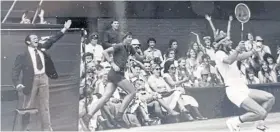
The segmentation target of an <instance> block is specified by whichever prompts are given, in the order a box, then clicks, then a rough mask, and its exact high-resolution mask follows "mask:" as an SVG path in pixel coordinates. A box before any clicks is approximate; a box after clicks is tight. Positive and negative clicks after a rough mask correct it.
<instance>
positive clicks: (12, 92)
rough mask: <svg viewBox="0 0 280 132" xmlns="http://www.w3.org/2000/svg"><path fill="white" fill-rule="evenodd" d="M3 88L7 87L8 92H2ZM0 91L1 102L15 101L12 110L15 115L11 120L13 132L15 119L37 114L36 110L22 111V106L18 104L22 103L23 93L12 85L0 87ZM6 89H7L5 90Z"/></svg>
mask: <svg viewBox="0 0 280 132" xmlns="http://www.w3.org/2000/svg"><path fill="white" fill-rule="evenodd" d="M5 87H8V90H5V91H4V90H3V88H5ZM1 89H2V90H1V91H2V97H1V99H2V101H14V100H17V103H16V108H15V110H14V112H15V115H14V120H13V128H12V131H14V130H15V126H16V123H17V118H18V116H21V117H22V116H23V115H24V114H26V113H29V114H30V115H35V114H37V113H38V109H36V108H28V109H23V108H22V106H23V104H22V103H20V102H23V100H21V99H23V98H21V97H23V93H21V92H18V91H17V90H16V89H15V87H14V86H13V85H1ZM5 89H7V88H5Z"/></svg>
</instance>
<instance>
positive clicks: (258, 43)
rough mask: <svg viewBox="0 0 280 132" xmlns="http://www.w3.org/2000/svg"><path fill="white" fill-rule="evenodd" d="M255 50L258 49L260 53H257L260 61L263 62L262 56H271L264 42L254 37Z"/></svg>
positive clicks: (258, 37)
mask: <svg viewBox="0 0 280 132" xmlns="http://www.w3.org/2000/svg"><path fill="white" fill-rule="evenodd" d="M255 46H256V47H257V48H260V49H261V51H260V52H258V53H259V57H260V59H261V60H263V57H264V54H265V53H268V54H271V50H270V48H269V47H268V46H267V45H264V40H263V39H262V37H261V36H256V45H255Z"/></svg>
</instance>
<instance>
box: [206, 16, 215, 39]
mask: <svg viewBox="0 0 280 132" xmlns="http://www.w3.org/2000/svg"><path fill="white" fill-rule="evenodd" d="M205 19H206V20H207V21H208V22H209V24H210V26H211V28H212V31H213V35H214V37H215V33H216V28H215V26H214V24H213V22H212V20H211V16H209V15H207V14H206V15H205Z"/></svg>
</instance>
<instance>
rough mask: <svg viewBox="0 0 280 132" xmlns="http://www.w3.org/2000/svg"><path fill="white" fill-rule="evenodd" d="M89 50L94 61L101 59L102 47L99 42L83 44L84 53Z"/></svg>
mask: <svg viewBox="0 0 280 132" xmlns="http://www.w3.org/2000/svg"><path fill="white" fill-rule="evenodd" d="M87 52H90V53H92V54H93V56H94V59H95V60H96V61H101V60H102V56H103V54H102V52H103V47H102V46H101V45H99V44H96V45H92V44H86V45H85V53H87Z"/></svg>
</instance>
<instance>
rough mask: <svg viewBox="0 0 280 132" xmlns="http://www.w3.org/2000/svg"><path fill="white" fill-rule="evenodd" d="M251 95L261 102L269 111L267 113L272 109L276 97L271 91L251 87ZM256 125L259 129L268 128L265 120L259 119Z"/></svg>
mask: <svg viewBox="0 0 280 132" xmlns="http://www.w3.org/2000/svg"><path fill="white" fill-rule="evenodd" d="M249 97H251V98H252V99H254V100H255V101H256V102H258V103H259V104H261V106H262V107H263V108H264V109H265V110H266V111H267V114H268V112H270V111H271V109H272V106H273V105H274V103H275V97H274V96H273V95H272V94H271V93H268V92H266V91H262V90H257V89H251V90H250V93H249ZM266 116H267V115H266ZM265 118H266V117H265ZM256 127H257V129H259V130H262V131H264V130H265V129H266V126H265V123H264V120H260V121H257V122H256Z"/></svg>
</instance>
